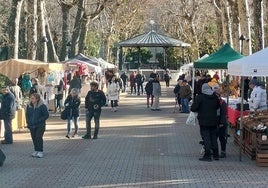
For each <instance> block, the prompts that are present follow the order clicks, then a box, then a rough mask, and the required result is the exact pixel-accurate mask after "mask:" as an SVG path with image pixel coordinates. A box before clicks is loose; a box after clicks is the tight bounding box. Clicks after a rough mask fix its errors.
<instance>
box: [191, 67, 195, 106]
mask: <svg viewBox="0 0 268 188" xmlns="http://www.w3.org/2000/svg"><path fill="white" fill-rule="evenodd" d="M194 84H195V68H193V72H192V100H193V101H194Z"/></svg>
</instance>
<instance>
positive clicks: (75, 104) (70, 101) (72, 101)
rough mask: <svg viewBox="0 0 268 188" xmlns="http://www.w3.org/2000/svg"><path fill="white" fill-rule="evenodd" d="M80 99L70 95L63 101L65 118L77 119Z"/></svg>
mask: <svg viewBox="0 0 268 188" xmlns="http://www.w3.org/2000/svg"><path fill="white" fill-rule="evenodd" d="M80 104H81V99H80V97H79V96H74V97H72V96H71V95H70V94H69V95H68V97H67V98H66V99H65V101H64V107H65V110H66V111H67V114H68V115H67V117H79V115H80Z"/></svg>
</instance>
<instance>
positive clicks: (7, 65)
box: [0, 59, 65, 130]
mask: <svg viewBox="0 0 268 188" xmlns="http://www.w3.org/2000/svg"><path fill="white" fill-rule="evenodd" d="M64 69H65V67H64V65H63V64H62V63H45V62H41V61H35V60H28V59H9V60H6V61H1V62H0V72H1V74H3V75H5V76H7V77H8V78H9V79H10V80H13V79H14V78H22V79H23V77H24V76H25V75H27V77H29V81H30V79H31V78H38V79H39V81H40V84H41V85H42V86H43V87H45V89H46V99H45V103H46V104H49V103H50V101H51V100H53V99H54V94H53V89H54V85H55V84H56V83H58V80H59V79H61V78H62V77H63V73H64ZM27 96H28V95H27ZM22 101H23V103H25V104H26V103H27V102H28V97H24V99H23V100H22ZM25 104H22V106H24V105H25ZM48 106H49V105H48ZM25 126H26V122H25V111H24V109H23V108H21V109H17V111H16V114H15V118H14V119H13V120H12V128H13V130H18V129H21V128H24V127H25Z"/></svg>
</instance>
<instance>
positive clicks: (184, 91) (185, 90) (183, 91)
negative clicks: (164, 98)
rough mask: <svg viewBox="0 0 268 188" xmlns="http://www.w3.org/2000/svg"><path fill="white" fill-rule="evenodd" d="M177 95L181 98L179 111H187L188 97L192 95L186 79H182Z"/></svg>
mask: <svg viewBox="0 0 268 188" xmlns="http://www.w3.org/2000/svg"><path fill="white" fill-rule="evenodd" d="M179 95H180V98H181V106H182V110H181V113H189V112H190V111H189V99H190V97H191V96H192V89H191V87H190V86H189V84H188V83H187V80H183V81H182V85H181V87H180V90H179Z"/></svg>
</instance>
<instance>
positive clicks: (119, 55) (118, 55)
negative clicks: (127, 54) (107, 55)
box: [116, 46, 124, 70]
mask: <svg viewBox="0 0 268 188" xmlns="http://www.w3.org/2000/svg"><path fill="white" fill-rule="evenodd" d="M116 59H117V60H116V65H117V66H118V69H119V70H122V66H123V63H124V62H123V47H122V46H120V48H119V50H117V53H116Z"/></svg>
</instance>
